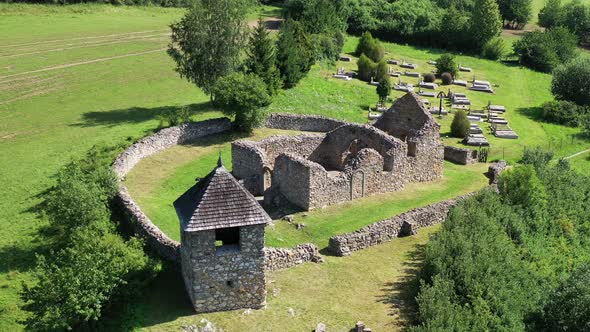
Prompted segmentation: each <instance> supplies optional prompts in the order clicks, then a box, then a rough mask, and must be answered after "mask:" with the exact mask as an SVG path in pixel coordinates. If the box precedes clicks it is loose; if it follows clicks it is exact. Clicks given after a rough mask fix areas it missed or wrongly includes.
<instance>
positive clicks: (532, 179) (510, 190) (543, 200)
mask: <svg viewBox="0 0 590 332" xmlns="http://www.w3.org/2000/svg"><path fill="white" fill-rule="evenodd" d="M498 189H499V190H500V195H501V196H502V199H503V200H504V201H505V202H507V203H508V204H511V205H520V206H523V207H527V208H529V209H532V210H537V209H538V207H544V206H545V205H546V204H547V193H546V192H545V188H544V186H543V184H542V182H541V180H540V179H539V177H538V176H537V173H536V171H535V169H534V168H533V166H532V165H526V166H521V167H516V168H514V169H511V170H507V171H505V172H504V173H502V175H501V176H500V181H499V182H498Z"/></svg>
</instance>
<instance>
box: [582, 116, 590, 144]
mask: <svg viewBox="0 0 590 332" xmlns="http://www.w3.org/2000/svg"><path fill="white" fill-rule="evenodd" d="M580 127H581V128H582V134H583V135H584V136H586V137H587V138H590V112H587V113H586V114H584V115H583V116H581V117H580Z"/></svg>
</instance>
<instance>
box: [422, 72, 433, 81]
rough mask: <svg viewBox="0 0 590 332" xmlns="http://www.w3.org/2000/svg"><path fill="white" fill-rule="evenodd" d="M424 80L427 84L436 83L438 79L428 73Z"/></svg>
mask: <svg viewBox="0 0 590 332" xmlns="http://www.w3.org/2000/svg"><path fill="white" fill-rule="evenodd" d="M423 79H424V82H426V83H434V81H435V80H436V77H435V76H434V74H432V73H427V74H424V76H423Z"/></svg>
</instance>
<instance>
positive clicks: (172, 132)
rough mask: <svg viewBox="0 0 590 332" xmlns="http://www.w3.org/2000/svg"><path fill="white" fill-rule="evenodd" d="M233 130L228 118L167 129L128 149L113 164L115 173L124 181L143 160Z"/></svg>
mask: <svg viewBox="0 0 590 332" xmlns="http://www.w3.org/2000/svg"><path fill="white" fill-rule="evenodd" d="M230 129H231V121H230V120H229V119H228V118H218V119H211V120H205V121H200V122H192V123H187V124H183V125H180V126H176V127H170V128H165V129H162V130H160V131H158V132H157V133H155V134H153V135H150V136H147V137H145V138H143V139H141V140H140V141H139V142H137V143H135V144H133V145H131V146H130V147H128V148H127V149H126V150H125V151H123V153H121V154H120V155H119V156H118V157H117V159H115V162H114V163H113V171H114V172H115V174H116V175H117V177H118V178H119V179H123V178H124V177H125V175H127V173H129V171H131V169H133V167H135V165H137V163H138V162H139V161H140V160H142V159H143V158H146V157H149V156H151V155H153V154H154V153H157V152H160V151H162V150H165V149H167V148H169V147H172V146H174V145H178V144H186V143H190V142H191V141H193V140H195V139H197V138H200V137H203V136H208V135H213V134H218V133H222V132H225V131H229V130H230Z"/></svg>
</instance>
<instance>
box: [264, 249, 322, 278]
mask: <svg viewBox="0 0 590 332" xmlns="http://www.w3.org/2000/svg"><path fill="white" fill-rule="evenodd" d="M264 256H265V261H264V265H265V266H264V268H265V270H266V271H274V270H279V269H286V268H289V267H292V266H295V265H299V264H302V263H305V262H314V263H321V262H323V261H324V259H323V258H322V256H321V255H320V253H319V251H318V248H317V247H316V246H315V245H313V244H311V243H304V244H300V245H298V246H297V247H295V248H272V247H266V248H264Z"/></svg>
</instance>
